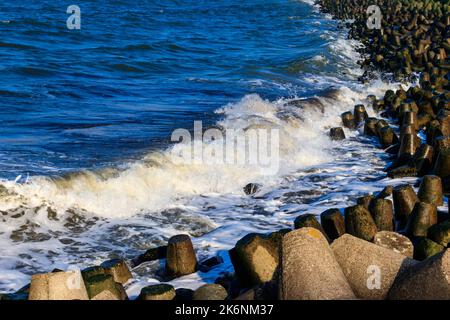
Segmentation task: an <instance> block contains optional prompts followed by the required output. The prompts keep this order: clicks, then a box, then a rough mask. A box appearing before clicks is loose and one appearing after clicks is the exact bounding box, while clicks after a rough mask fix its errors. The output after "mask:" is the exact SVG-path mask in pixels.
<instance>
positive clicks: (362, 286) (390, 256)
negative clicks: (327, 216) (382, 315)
mask: <svg viewBox="0 0 450 320" xmlns="http://www.w3.org/2000/svg"><path fill="white" fill-rule="evenodd" d="M331 248H332V249H333V252H334V255H335V256H336V259H337V261H338V262H339V265H340V266H341V267H342V270H343V272H344V274H345V276H346V277H347V279H348V282H349V283H350V285H351V287H352V289H353V292H354V293H355V295H356V297H358V298H361V299H370V300H383V299H385V298H386V297H387V294H388V292H389V289H390V288H391V285H392V283H393V282H394V279H395V278H396V277H397V276H398V275H399V274H400V273H402V272H403V271H404V270H406V269H407V268H408V267H410V266H411V265H413V264H414V263H416V262H415V261H414V260H412V259H410V258H408V257H406V256H404V255H402V254H399V253H396V252H394V251H393V250H391V249H387V248H383V247H381V246H378V245H376V244H373V243H371V242H368V241H365V240H362V239H359V238H356V237H354V236H352V235H349V234H345V235H343V236H342V237H340V238H339V239H337V240H335V241H334V242H333V244H332V245H331Z"/></svg>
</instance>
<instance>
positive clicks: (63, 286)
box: [28, 271, 89, 300]
mask: <svg viewBox="0 0 450 320" xmlns="http://www.w3.org/2000/svg"><path fill="white" fill-rule="evenodd" d="M28 299H29V300H89V297H88V294H87V291H86V287H85V286H84V281H83V278H82V276H81V273H80V272H79V271H70V272H56V273H44V274H36V275H33V276H32V277H31V285H30V295H29V298H28Z"/></svg>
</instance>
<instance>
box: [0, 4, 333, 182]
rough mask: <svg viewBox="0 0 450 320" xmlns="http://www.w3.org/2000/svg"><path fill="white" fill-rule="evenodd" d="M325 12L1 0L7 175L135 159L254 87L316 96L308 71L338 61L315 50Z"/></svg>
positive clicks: (1, 136) (1, 146)
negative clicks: (76, 24) (74, 16)
mask: <svg viewBox="0 0 450 320" xmlns="http://www.w3.org/2000/svg"><path fill="white" fill-rule="evenodd" d="M75 2H76V3H75ZM71 4H77V5H78V6H80V8H81V30H68V29H67V27H66V19H67V18H68V16H69V15H68V14H66V10H67V6H69V5H71ZM318 17H319V16H318V14H317V13H315V12H314V11H313V8H312V7H311V6H309V5H308V4H305V3H302V2H299V1H287V0H247V1H240V0H239V1H238V0H217V1H202V0H184V1H154V0H152V1H143V0H139V1H118V0H115V1H105V0H96V1H75V0H74V1H71V2H70V3H69V2H60V1H53V0H39V1H37V0H31V1H22V2H20V1H17V0H3V1H2V2H1V3H0V74H1V77H0V177H6V178H14V177H16V176H17V175H19V174H22V175H26V174H30V175H36V174H59V173H62V172H66V171H74V170H79V169H82V168H95V167H102V166H106V165H117V164H118V163H121V162H124V161H128V160H130V159H133V158H138V157H140V156H141V155H142V154H144V153H146V152H147V151H148V150H150V149H155V148H160V147H162V146H163V145H165V144H167V143H168V142H169V137H170V133H171V131H172V130H173V129H175V128H180V127H181V128H188V129H189V128H192V126H193V121H194V120H203V121H204V123H206V124H208V123H212V122H214V121H216V117H217V116H216V115H215V114H214V112H213V111H214V110H215V109H217V108H219V107H221V106H223V105H225V104H227V103H230V102H234V101H237V100H239V99H240V98H242V97H243V96H244V95H245V94H248V93H258V94H260V95H261V96H262V97H264V98H267V99H276V98H279V97H289V96H295V95H298V94H302V95H304V94H305V93H308V94H310V95H313V94H314V93H315V91H316V90H317V89H318V88H316V87H315V86H312V85H311V84H308V82H305V81H304V80H305V78H307V77H308V74H311V73H316V74H317V73H324V74H326V73H329V74H334V73H335V72H336V70H334V69H333V65H332V64H330V65H326V66H324V65H322V64H320V63H314V62H313V61H315V60H311V58H313V57H315V56H320V55H322V56H327V55H328V52H327V50H329V48H328V47H327V46H326V40H324V39H322V37H321V35H322V34H323V32H324V30H326V29H327V28H328V27H329V28H335V26H334V22H332V21H329V20H323V21H322V22H323V23H322V24H321V25H320V26H318V25H317V24H315V23H313V22H314V21H317V19H318ZM318 28H319V29H320V32H318Z"/></svg>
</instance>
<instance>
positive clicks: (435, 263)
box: [389, 250, 450, 300]
mask: <svg viewBox="0 0 450 320" xmlns="http://www.w3.org/2000/svg"><path fill="white" fill-rule="evenodd" d="M389 299H391V300H450V251H449V250H446V251H445V252H443V253H440V254H438V255H435V256H433V257H431V258H429V259H427V260H425V261H422V262H420V263H418V264H417V265H415V266H413V267H412V268H410V269H409V270H407V271H406V272H405V273H404V274H402V275H400V276H399V277H398V278H397V279H396V280H395V282H394V284H393V286H392V288H391V290H390V292H389Z"/></svg>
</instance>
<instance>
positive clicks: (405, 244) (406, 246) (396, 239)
mask: <svg viewBox="0 0 450 320" xmlns="http://www.w3.org/2000/svg"><path fill="white" fill-rule="evenodd" d="M373 243H375V244H376V245H378V246H382V247H384V248H387V249H390V250H393V251H395V252H397V253H400V254H402V255H404V256H407V257H409V258H412V257H413V256H414V246H413V244H412V242H411V240H409V238H407V237H405V236H403V235H401V234H399V233H397V232H391V231H380V232H378V233H377V234H376V235H375V238H374V239H373Z"/></svg>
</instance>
